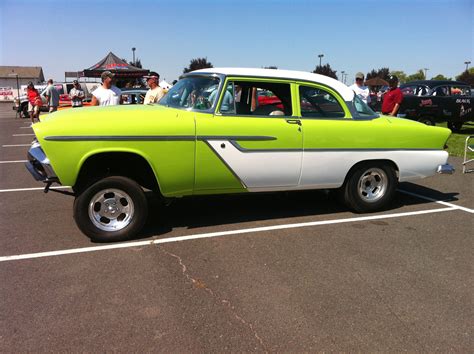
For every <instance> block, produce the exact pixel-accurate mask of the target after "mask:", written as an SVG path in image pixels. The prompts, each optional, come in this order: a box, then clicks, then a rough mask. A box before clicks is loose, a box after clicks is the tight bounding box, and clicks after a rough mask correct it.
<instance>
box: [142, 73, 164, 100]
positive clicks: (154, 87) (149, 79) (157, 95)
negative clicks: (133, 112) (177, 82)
mask: <svg viewBox="0 0 474 354" xmlns="http://www.w3.org/2000/svg"><path fill="white" fill-rule="evenodd" d="M144 78H145V79H146V83H147V85H148V87H149V88H150V89H149V90H148V91H147V93H146V95H145V99H144V100H143V104H153V103H157V102H158V101H159V100H161V98H162V97H163V96H164V95H165V91H164V90H163V89H162V88H161V87H160V86H159V85H158V82H159V81H160V75H158V74H157V73H150V75H147V76H144Z"/></svg>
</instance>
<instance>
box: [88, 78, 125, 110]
mask: <svg viewBox="0 0 474 354" xmlns="http://www.w3.org/2000/svg"><path fill="white" fill-rule="evenodd" d="M114 76H115V74H113V73H111V72H110V71H104V72H103V73H102V75H100V78H101V79H102V86H99V87H98V88H96V89H95V90H94V92H92V101H91V106H116V105H119V104H122V91H120V89H119V88H118V87H115V86H114V85H113V80H114Z"/></svg>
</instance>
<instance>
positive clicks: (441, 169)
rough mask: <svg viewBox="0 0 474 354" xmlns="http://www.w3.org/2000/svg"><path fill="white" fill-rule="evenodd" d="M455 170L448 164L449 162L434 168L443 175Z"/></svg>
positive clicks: (450, 173)
mask: <svg viewBox="0 0 474 354" xmlns="http://www.w3.org/2000/svg"><path fill="white" fill-rule="evenodd" d="M454 171H456V170H455V169H454V166H452V165H450V164H449V163H446V164H444V165H439V166H438V168H437V169H436V172H437V173H439V174H443V175H452V174H453V173H454Z"/></svg>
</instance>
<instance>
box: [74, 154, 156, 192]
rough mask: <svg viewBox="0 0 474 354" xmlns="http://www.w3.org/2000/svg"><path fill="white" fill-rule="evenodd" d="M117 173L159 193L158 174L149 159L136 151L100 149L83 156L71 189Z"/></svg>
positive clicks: (80, 188) (78, 188)
mask: <svg viewBox="0 0 474 354" xmlns="http://www.w3.org/2000/svg"><path fill="white" fill-rule="evenodd" d="M112 175H118V176H123V177H128V178H130V179H133V180H134V181H136V182H137V183H138V184H140V185H141V186H142V187H145V188H147V189H151V190H154V191H157V192H160V193H161V187H160V183H159V179H158V174H157V172H156V171H155V169H154V168H153V166H152V164H151V163H150V161H149V159H148V158H146V157H145V156H143V155H142V154H140V153H139V152H137V151H130V150H101V151H93V152H91V153H89V154H87V155H85V156H84V157H83V159H82V160H81V162H80V163H79V166H78V173H77V178H76V180H75V183H74V185H73V189H74V190H75V191H80V190H82V189H84V188H85V187H87V186H88V185H90V184H91V183H93V182H95V181H97V180H98V179H100V178H103V177H107V176H112Z"/></svg>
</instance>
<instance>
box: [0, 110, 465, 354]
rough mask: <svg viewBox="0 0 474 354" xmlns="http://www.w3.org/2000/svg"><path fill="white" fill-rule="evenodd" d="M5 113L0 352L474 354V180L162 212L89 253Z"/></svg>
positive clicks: (1, 130)
mask: <svg viewBox="0 0 474 354" xmlns="http://www.w3.org/2000/svg"><path fill="white" fill-rule="evenodd" d="M32 134H33V131H32V129H31V128H30V127H29V123H28V121H27V120H25V119H19V118H15V113H14V111H12V110H11V105H9V104H4V103H3V104H0V220H1V222H0V284H2V285H1V287H0V299H1V301H0V351H1V352H25V351H104V350H117V351H158V352H183V351H193V352H197V351H199V352H222V351H258V352H276V351H291V352H295V351H423V352H428V351H430V352H431V351H456V352H467V351H472V348H473V347H474V340H473V332H472V328H473V320H472V319H473V318H474V313H473V308H474V306H473V305H474V303H473V299H474V296H473V295H474V281H473V279H474V277H473V252H472V251H473V226H474V223H473V220H474V219H473V216H474V192H473V191H474V188H473V187H474V184H473V181H474V174H470V175H469V174H462V173H461V159H459V158H452V159H450V162H451V163H452V164H454V165H455V167H456V168H457V171H456V173H455V174H454V175H452V176H434V177H431V178H428V179H426V180H422V181H419V182H417V183H402V184H400V187H399V192H398V195H397V198H396V201H395V202H394V203H393V205H392V206H391V207H390V209H388V210H386V211H383V212H380V213H375V214H363V215H361V214H353V213H351V212H349V211H347V209H345V208H344V207H343V206H340V205H339V204H337V203H336V202H335V200H334V198H333V197H332V195H331V193H326V192H323V191H304V192H294V193H268V194H253V195H242V196H239V195H233V196H214V197H196V198H183V199H179V200H176V201H174V202H173V203H172V204H171V205H169V206H166V207H164V206H161V205H160V204H159V203H157V202H156V201H155V200H154V198H152V197H151V196H150V203H151V204H152V207H151V212H150V216H149V220H148V223H147V226H146V227H145V230H144V231H143V232H142V234H141V235H140V236H139V238H137V239H135V240H131V241H129V242H126V243H121V244H97V243H91V242H90V241H89V239H88V238H86V237H85V236H84V235H83V234H81V232H80V231H79V230H78V228H77V227H76V225H75V223H74V220H73V217H72V204H73V200H74V197H73V196H71V195H69V192H70V190H69V189H67V188H64V189H56V190H52V191H51V192H50V193H48V194H44V193H43V191H42V188H43V187H44V186H43V185H42V184H40V183H38V182H35V181H34V180H33V178H32V177H31V176H30V175H29V173H28V172H27V171H26V169H25V167H24V165H23V162H22V161H24V160H25V158H26V151H27V150H28V145H29V143H30V142H31V140H32V139H33V138H34V137H33V135H32Z"/></svg>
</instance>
